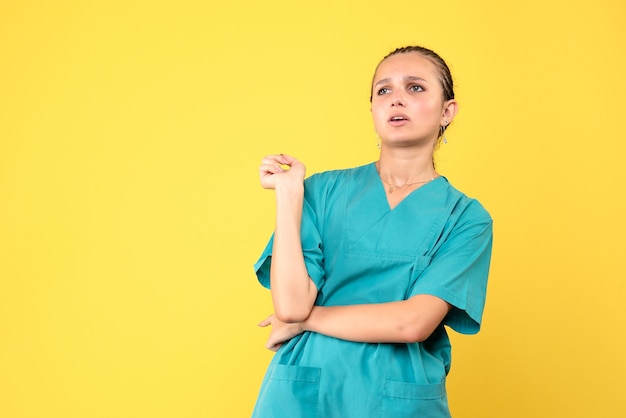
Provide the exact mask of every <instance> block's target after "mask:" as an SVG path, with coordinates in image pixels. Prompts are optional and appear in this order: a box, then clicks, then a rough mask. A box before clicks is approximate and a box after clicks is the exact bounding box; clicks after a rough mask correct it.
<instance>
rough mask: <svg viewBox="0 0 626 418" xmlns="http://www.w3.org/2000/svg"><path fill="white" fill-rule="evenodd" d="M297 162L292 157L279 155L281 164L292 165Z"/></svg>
mask: <svg viewBox="0 0 626 418" xmlns="http://www.w3.org/2000/svg"><path fill="white" fill-rule="evenodd" d="M297 161H298V160H297V159H296V158H295V157H292V156H291V155H287V154H280V162H281V163H282V164H287V165H292V164H293V163H294V162H297Z"/></svg>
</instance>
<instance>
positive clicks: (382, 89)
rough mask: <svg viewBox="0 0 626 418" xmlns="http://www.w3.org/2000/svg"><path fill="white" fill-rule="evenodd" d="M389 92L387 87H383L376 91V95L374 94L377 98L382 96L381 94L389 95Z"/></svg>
mask: <svg viewBox="0 0 626 418" xmlns="http://www.w3.org/2000/svg"><path fill="white" fill-rule="evenodd" d="M390 91H391V90H389V89H388V88H387V87H383V88H381V89H379V90H378V93H376V94H378V95H379V96H382V95H383V94H387V93H389V92H390Z"/></svg>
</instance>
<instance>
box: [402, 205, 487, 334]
mask: <svg viewBox="0 0 626 418" xmlns="http://www.w3.org/2000/svg"><path fill="white" fill-rule="evenodd" d="M492 225H493V222H492V220H491V218H490V217H489V216H488V215H487V216H481V217H479V218H474V219H473V220H470V221H467V222H464V223H463V224H461V225H460V226H458V227H457V228H455V229H456V230H453V231H452V233H451V235H450V236H448V238H447V240H446V241H445V242H444V243H443V244H442V245H441V247H440V248H439V250H438V251H437V254H436V255H435V256H434V257H433V258H432V260H431V262H430V264H429V266H428V267H426V269H425V270H424V271H423V272H422V274H421V275H420V277H419V279H418V280H417V282H416V283H415V286H414V288H413V289H412V292H411V295H410V296H415V295H419V294H428V295H432V296H436V297H438V298H441V299H443V300H445V301H446V302H448V303H449V304H450V305H452V309H451V310H450V312H449V313H448V315H447V316H446V318H445V319H444V324H445V325H448V326H449V327H451V328H452V329H454V330H455V331H457V332H459V333H462V334H476V333H477V332H478V331H479V330H480V324H481V320H482V315H483V309H484V306H485V298H486V294H487V278H488V275H489V265H490V262H491V249H492V243H493V228H492Z"/></svg>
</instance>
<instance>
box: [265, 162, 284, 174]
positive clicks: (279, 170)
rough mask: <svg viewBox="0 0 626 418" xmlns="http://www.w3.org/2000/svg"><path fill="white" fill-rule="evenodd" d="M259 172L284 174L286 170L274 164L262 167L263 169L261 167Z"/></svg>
mask: <svg viewBox="0 0 626 418" xmlns="http://www.w3.org/2000/svg"><path fill="white" fill-rule="evenodd" d="M259 171H260V172H261V173H270V174H277V173H283V172H284V171H285V170H284V169H283V168H282V167H281V166H280V165H279V164H277V163H273V164H263V165H261V167H259Z"/></svg>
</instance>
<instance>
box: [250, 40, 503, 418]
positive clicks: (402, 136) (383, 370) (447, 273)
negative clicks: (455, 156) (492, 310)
mask: <svg viewBox="0 0 626 418" xmlns="http://www.w3.org/2000/svg"><path fill="white" fill-rule="evenodd" d="M371 111H372V117H373V120H374V126H375V129H376V132H377V133H378V135H379V138H380V143H379V146H380V158H379V160H378V161H376V162H374V163H370V164H367V165H364V166H361V167H356V168H353V169H348V170H337V171H329V172H325V173H320V174H316V175H313V176H311V177H309V178H307V179H306V180H304V177H305V167H304V165H303V164H302V163H301V162H300V161H298V160H297V159H295V158H294V157H291V156H288V155H284V154H279V155H270V156H267V157H265V158H264V159H263V162H262V165H261V168H260V176H261V184H262V186H263V187H264V188H266V189H273V190H274V191H275V195H276V203H277V206H276V208H277V209H276V212H277V213H276V228H275V231H274V235H273V237H272V239H271V240H270V242H269V243H268V245H267V247H266V249H265V251H264V252H263V254H262V256H261V258H260V259H259V261H258V262H257V263H256V265H255V268H256V272H257V276H258V279H259V281H260V282H261V284H263V285H264V286H266V287H269V288H270V289H271V294H272V301H273V304H274V310H275V313H274V315H271V316H270V317H269V318H267V319H265V320H264V321H262V322H261V323H260V326H268V325H271V327H272V329H271V333H270V336H269V340H268V342H267V347H268V348H269V349H271V350H274V351H276V355H275V356H274V358H273V360H272V363H271V365H270V366H269V369H268V371H267V374H266V376H265V378H264V381H263V384H262V387H261V391H260V393H259V397H258V400H257V404H256V407H255V409H254V413H253V416H255V417H263V418H266V417H278V418H285V417H289V418H291V417H324V418H327V417H341V418H346V417H358V418H362V417H393V418H400V417H433V418H434V417H436V418H442V417H448V416H450V413H449V410H448V402H447V396H446V389H445V379H446V375H447V374H448V371H449V368H450V341H449V339H448V335H447V334H446V329H445V328H444V325H447V326H449V327H450V328H452V329H454V330H456V331H458V332H460V333H464V334H474V333H476V332H478V330H479V328H480V322H481V317H482V312H483V307H484V302H485V293H486V286H487V276H488V271H489V262H490V257H491V243H492V220H491V218H490V216H489V214H488V213H487V211H486V210H485V209H484V208H483V207H482V206H481V205H480V203H479V202H478V201H476V200H474V199H471V198H468V197H467V196H465V195H464V194H462V193H461V192H459V191H457V190H456V189H455V188H454V187H452V186H451V185H450V183H449V182H448V181H447V180H446V178H444V177H442V176H441V175H440V174H438V173H437V171H436V170H435V166H434V163H433V152H434V150H435V149H436V148H437V146H438V145H439V142H440V141H441V139H442V137H444V138H445V136H444V133H445V130H446V128H447V127H448V125H449V124H450V123H451V122H452V120H453V119H454V116H455V115H456V113H457V102H456V101H455V100H454V91H453V83H452V77H451V75H450V71H449V69H448V67H447V65H446V63H445V62H444V61H443V60H442V59H441V58H440V57H439V56H438V55H437V54H436V53H434V52H433V51H431V50H428V49H425V48H422V47H417V46H412V47H405V48H399V49H397V50H395V51H393V52H392V53H390V54H389V55H387V56H386V57H385V58H384V59H383V60H382V61H381V62H380V64H379V65H378V67H377V68H376V71H375V74H374V78H373V81H372V96H371Z"/></svg>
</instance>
